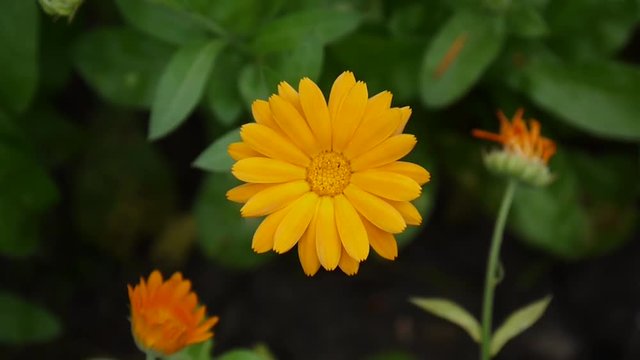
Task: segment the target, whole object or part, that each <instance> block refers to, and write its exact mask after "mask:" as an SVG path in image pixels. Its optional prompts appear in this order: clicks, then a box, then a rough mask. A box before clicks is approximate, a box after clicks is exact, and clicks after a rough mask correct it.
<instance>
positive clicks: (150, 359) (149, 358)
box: [146, 351, 156, 360]
mask: <svg viewBox="0 0 640 360" xmlns="http://www.w3.org/2000/svg"><path fill="white" fill-rule="evenodd" d="M146 354H147V356H146V360H156V356H155V355H154V354H153V353H152V352H151V351H148V352H147V353H146Z"/></svg>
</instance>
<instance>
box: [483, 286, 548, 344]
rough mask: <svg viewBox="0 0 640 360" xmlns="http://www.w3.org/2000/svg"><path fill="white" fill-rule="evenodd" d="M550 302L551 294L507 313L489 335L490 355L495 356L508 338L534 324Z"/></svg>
mask: <svg viewBox="0 0 640 360" xmlns="http://www.w3.org/2000/svg"><path fill="white" fill-rule="evenodd" d="M550 302H551V296H546V297H544V298H542V299H540V300H538V301H536V302H534V303H531V304H529V305H527V306H525V307H523V308H521V309H519V310H516V311H514V312H513V313H512V314H511V315H509V317H508V318H507V320H505V322H504V323H503V324H502V325H500V327H499V328H498V329H497V330H496V331H495V332H494V333H493V336H492V337H491V355H492V356H496V355H497V354H498V353H499V352H500V350H501V349H502V347H503V346H504V345H505V344H506V343H507V342H508V341H509V340H511V339H513V338H514V337H516V336H518V335H519V334H520V333H522V332H523V331H525V330H527V329H528V328H529V327H531V325H533V324H535V322H536V321H538V319H540V317H542V315H543V314H544V312H545V310H546V309H547V306H549V303H550Z"/></svg>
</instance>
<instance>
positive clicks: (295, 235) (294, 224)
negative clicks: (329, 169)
mask: <svg viewBox="0 0 640 360" xmlns="http://www.w3.org/2000/svg"><path fill="white" fill-rule="evenodd" d="M318 199H319V198H318V195H317V194H316V193H314V192H308V193H306V194H304V195H302V196H301V197H300V198H299V199H298V200H296V201H295V202H294V203H292V204H291V211H289V212H288V213H287V215H285V217H284V219H282V222H281V223H280V225H279V226H278V229H277V230H276V233H275V235H274V243H273V250H274V251H275V252H277V253H278V254H282V253H285V252H287V251H289V250H291V248H292V247H293V246H294V245H295V244H296V243H297V242H298V240H300V237H301V236H302V234H304V232H305V230H307V227H308V226H309V222H311V218H312V217H313V215H314V214H315V212H316V205H317V204H318Z"/></svg>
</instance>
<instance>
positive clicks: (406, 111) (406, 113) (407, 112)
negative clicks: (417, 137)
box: [395, 106, 411, 135]
mask: <svg viewBox="0 0 640 360" xmlns="http://www.w3.org/2000/svg"><path fill="white" fill-rule="evenodd" d="M400 111H401V112H402V117H401V118H400V123H399V124H398V128H397V129H396V132H395V133H396V135H400V134H402V132H403V131H404V127H405V126H407V122H408V121H409V118H410V117H411V108H410V107H408V106H405V107H403V108H400Z"/></svg>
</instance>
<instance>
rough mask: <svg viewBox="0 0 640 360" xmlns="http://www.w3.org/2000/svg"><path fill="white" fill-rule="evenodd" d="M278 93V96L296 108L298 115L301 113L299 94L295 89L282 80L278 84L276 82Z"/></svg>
mask: <svg viewBox="0 0 640 360" xmlns="http://www.w3.org/2000/svg"><path fill="white" fill-rule="evenodd" d="M278 95H280V97H282V98H283V99H285V100H286V101H287V102H288V103H290V104H291V105H293V107H294V108H295V109H296V110H298V113H300V115H302V114H303V112H302V105H300V96H299V95H298V92H297V91H296V89H294V88H293V87H292V86H291V85H289V83H288V82H286V81H282V82H280V84H278Z"/></svg>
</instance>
